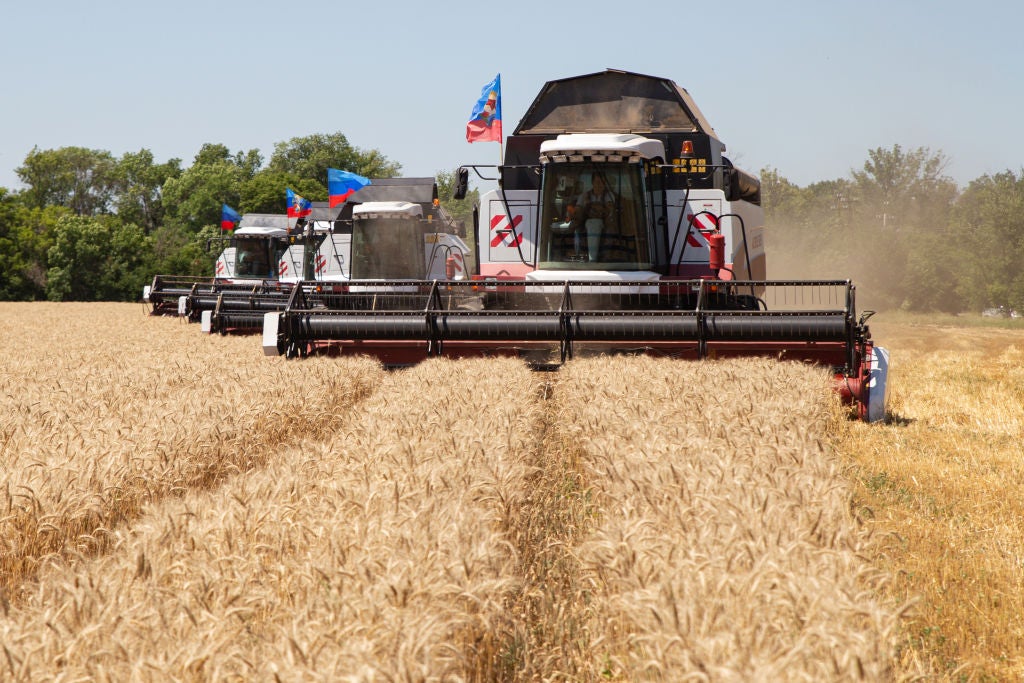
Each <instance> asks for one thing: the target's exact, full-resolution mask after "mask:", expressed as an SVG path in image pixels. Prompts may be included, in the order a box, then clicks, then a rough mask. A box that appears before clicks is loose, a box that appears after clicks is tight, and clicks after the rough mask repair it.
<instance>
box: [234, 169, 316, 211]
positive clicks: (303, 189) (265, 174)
mask: <svg viewBox="0 0 1024 683" xmlns="http://www.w3.org/2000/svg"><path fill="white" fill-rule="evenodd" d="M289 187H290V188H291V189H292V190H293V191H295V192H298V193H299V194H300V195H302V196H303V197H305V198H306V199H308V200H310V201H326V200H327V187H326V186H325V185H324V184H323V183H321V182H319V181H316V180H311V179H308V178H300V177H299V176H297V175H295V174H294V173H286V172H283V171H274V170H271V169H269V168H267V169H263V170H262V171H260V172H259V173H257V174H256V175H254V176H253V177H252V178H250V179H249V180H248V181H246V182H245V183H244V184H243V185H242V188H241V202H240V206H242V207H244V208H245V211H246V212H251V213H284V212H285V211H286V210H287V208H288V207H287V199H286V197H285V189H286V188H289Z"/></svg>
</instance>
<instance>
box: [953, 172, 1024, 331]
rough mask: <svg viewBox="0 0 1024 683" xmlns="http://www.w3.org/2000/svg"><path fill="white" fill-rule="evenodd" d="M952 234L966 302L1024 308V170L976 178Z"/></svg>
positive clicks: (958, 210)
mask: <svg viewBox="0 0 1024 683" xmlns="http://www.w3.org/2000/svg"><path fill="white" fill-rule="evenodd" d="M950 233H951V234H950V236H949V238H948V242H949V243H950V244H951V245H955V246H956V247H957V251H958V258H959V262H960V268H959V270H960V274H961V277H960V282H959V285H960V286H959V294H960V296H961V298H962V299H963V300H964V302H965V303H966V304H967V305H968V306H970V307H971V308H973V309H974V310H982V309H984V308H988V307H992V306H1006V307H1007V308H1014V309H1017V310H1018V311H1024V170H1022V171H1021V172H1020V173H1014V172H1012V171H1004V172H1002V173H997V174H994V175H985V176H982V177H981V178H978V179H976V180H974V181H972V182H971V183H970V184H969V185H968V186H967V189H966V190H964V192H963V194H962V195H961V196H960V197H959V199H958V200H957V203H956V206H955V208H954V210H953V220H952V222H951V230H950Z"/></svg>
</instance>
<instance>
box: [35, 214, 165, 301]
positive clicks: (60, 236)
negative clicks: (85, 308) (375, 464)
mask: <svg viewBox="0 0 1024 683" xmlns="http://www.w3.org/2000/svg"><path fill="white" fill-rule="evenodd" d="M151 261H152V258H151V255H150V248H149V243H148V240H147V239H146V236H145V234H144V233H143V231H142V229H141V228H139V227H138V226H136V225H134V224H123V223H121V222H120V221H119V220H118V219H117V218H114V217H86V216H65V217H63V218H61V219H60V220H59V221H58V223H57V226H56V229H55V234H54V243H53V246H52V247H50V250H49V253H48V266H49V269H48V271H47V282H46V296H47V298H48V299H50V300H51V301H108V300H121V301H131V300H136V299H138V297H139V293H140V292H141V291H142V286H143V284H145V282H147V281H148V279H149V274H148V272H147V269H148V266H149V264H150V263H151Z"/></svg>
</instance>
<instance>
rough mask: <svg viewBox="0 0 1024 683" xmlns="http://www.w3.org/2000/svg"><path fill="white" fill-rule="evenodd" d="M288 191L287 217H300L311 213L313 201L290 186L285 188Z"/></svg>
mask: <svg viewBox="0 0 1024 683" xmlns="http://www.w3.org/2000/svg"><path fill="white" fill-rule="evenodd" d="M285 189H286V190H287V192H288V218H302V217H303V216H308V215H309V214H311V213H313V202H311V201H309V200H308V199H306V198H305V197H303V196H302V195H300V194H297V193H296V192H294V191H293V190H292V188H290V187H289V188H285Z"/></svg>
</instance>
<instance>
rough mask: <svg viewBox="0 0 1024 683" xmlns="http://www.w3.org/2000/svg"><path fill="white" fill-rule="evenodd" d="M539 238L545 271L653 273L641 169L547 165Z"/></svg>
mask: <svg viewBox="0 0 1024 683" xmlns="http://www.w3.org/2000/svg"><path fill="white" fill-rule="evenodd" d="M539 237H540V239H539V240H538V249H539V253H538V257H537V266H538V268H539V269H542V270H623V271H629V270H650V269H651V255H650V245H649V243H648V239H647V219H646V215H645V211H644V186H643V175H642V173H641V166H640V165H639V164H628V163H622V164H608V163H549V164H547V165H546V166H545V168H544V179H543V190H542V197H541V219H540V236H539Z"/></svg>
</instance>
